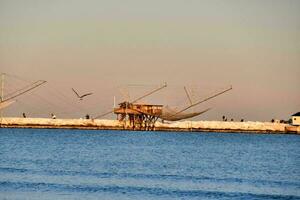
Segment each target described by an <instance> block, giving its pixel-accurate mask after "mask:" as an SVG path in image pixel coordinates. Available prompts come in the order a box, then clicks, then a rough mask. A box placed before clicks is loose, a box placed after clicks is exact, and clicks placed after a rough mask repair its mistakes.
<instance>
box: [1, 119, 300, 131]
mask: <svg viewBox="0 0 300 200" xmlns="http://www.w3.org/2000/svg"><path fill="white" fill-rule="evenodd" d="M0 127H2V128H65V129H88V130H132V127H129V126H128V124H126V123H124V122H119V121H118V120H106V119H95V120H93V119H49V118H1V119H0ZM153 130H154V131H182V132H191V131H192V132H246V133H249V132H254V133H285V134H300V126H292V125H289V124H283V123H271V122H252V121H247V122H223V121H179V122H173V123H161V122H156V124H155V127H154V128H153Z"/></svg>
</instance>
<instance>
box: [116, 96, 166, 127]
mask: <svg viewBox="0 0 300 200" xmlns="http://www.w3.org/2000/svg"><path fill="white" fill-rule="evenodd" d="M162 108H163V105H156V104H144V103H130V102H127V101H125V102H122V103H120V104H119V107H118V108H115V109H114V113H115V114H116V115H117V119H118V120H120V121H126V120H128V121H129V126H130V127H131V128H132V129H139V130H152V129H153V128H154V124H155V122H156V121H157V119H158V118H159V117H160V116H161V115H162Z"/></svg>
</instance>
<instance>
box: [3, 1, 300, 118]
mask: <svg viewBox="0 0 300 200" xmlns="http://www.w3.org/2000/svg"><path fill="white" fill-rule="evenodd" d="M299 10H300V1H297V0H284V1H283V0H251V1H245V0H228V1H221V0H188V1H183V0H152V1H145V0H127V1H121V0H110V1H104V0H84V1H82V0H80V1H79V0H73V1H67V0H52V1H48V0H26V1H21V0H0V72H5V73H8V74H13V75H17V76H19V77H22V78H24V79H26V80H31V81H35V80H40V79H43V80H47V81H48V83H47V84H48V85H50V86H51V88H52V90H54V92H56V94H55V95H49V93H48V92H45V91H46V86H45V88H42V87H41V88H39V89H37V90H36V91H35V92H34V95H37V96H40V97H41V96H42V98H43V99H46V101H47V102H48V104H51V105H52V107H51V106H49V105H48V107H47V108H43V110H44V113H43V115H45V113H50V112H59V111H61V109H63V108H59V109H58V108H53V107H55V105H57V104H60V106H61V104H64V103H66V102H60V103H59V102H56V101H58V99H61V101H64V99H68V103H67V104H68V105H70V104H72V106H73V107H77V106H79V107H81V108H82V109H81V110H80V109H78V111H76V108H74V109H75V110H74V111H72V112H73V114H74V116H76V117H78V116H79V115H83V113H85V112H90V113H93V115H96V114H97V113H101V112H104V111H105V110H107V109H110V107H111V105H112V99H113V96H115V95H116V96H118V95H119V96H120V94H119V93H120V91H119V88H120V86H126V85H130V84H135V85H139V87H130V89H128V90H129V91H130V92H128V91H127V93H130V96H138V95H139V94H142V93H144V92H146V91H148V90H149V89H151V87H152V86H157V85H159V84H161V83H163V82H167V83H168V84H169V86H170V87H169V91H166V93H164V91H161V92H160V94H157V95H154V96H153V97H151V98H150V99H146V100H145V101H149V102H148V103H152V102H155V103H164V104H170V105H172V104H173V105H174V106H179V107H180V106H181V107H182V106H185V105H186V104H187V103H188V102H187V101H185V100H184V99H185V98H186V97H185V96H184V95H185V94H184V91H183V86H187V87H188V88H190V90H192V89H191V88H197V89H198V90H197V91H198V92H195V93H196V94H195V96H196V97H195V101H196V100H197V99H201V98H205V97H206V96H207V95H209V94H212V93H213V92H215V91H218V90H221V89H222V88H226V87H228V86H230V85H232V86H233V90H232V91H230V92H228V93H226V94H224V95H223V96H220V97H218V98H216V99H214V100H212V101H210V102H208V103H206V104H203V105H200V106H199V107H197V108H194V109H195V110H204V109H205V108H207V107H212V108H213V109H212V110H211V111H209V112H208V113H206V114H205V115H202V116H200V117H198V118H196V119H199V120H200V119H203V120H218V119H221V117H222V116H223V115H226V116H227V117H228V119H229V118H234V119H235V120H238V119H241V118H244V119H246V120H252V121H256V120H262V121H270V120H271V119H273V118H275V119H289V118H290V115H291V114H293V113H296V112H298V111H300V78H299V77H300V12H299ZM50 86H48V87H50ZM141 86H144V87H141ZM71 87H74V88H76V89H78V90H79V91H80V92H82V93H84V92H90V91H92V92H93V93H94V94H93V95H92V96H90V97H89V98H88V99H87V100H85V101H83V102H80V103H79V102H77V101H76V99H74V96H73V95H74V94H73V93H72V91H71V90H70V88H71ZM141 88H142V89H141ZM199 88H200V89H199ZM47 91H48V90H47ZM32 95H33V94H32ZM59 95H61V96H63V98H58V97H57V96H59ZM25 97H26V98H25ZM25 97H23V99H21V100H22V102H25V103H26V105H29V107H31V109H34V108H33V107H35V106H40V107H41V108H42V106H43V105H42V104H43V102H45V101H42V100H41V101H39V102H36V103H35V104H34V106H33V105H30V104H31V103H30V101H33V100H32V99H31V97H30V95H29V94H28V95H26V96H25ZM120 98H121V97H118V98H117V100H119V99H120ZM21 100H20V101H21ZM53 102H56V103H53ZM180 103H181V104H180ZM40 104H41V105H40ZM91 105H92V106H91ZM61 107H64V106H61ZM26 109H27V110H26ZM55 109H58V111H56V110H55ZM21 110H22V111H23V110H26V111H27V112H30V110H29V108H25V107H24V106H22V105H20V104H18V103H16V105H14V106H11V107H10V108H7V110H5V114H6V115H8V116H17V115H20V113H21V112H22V111H21ZM31 112H33V111H31ZM69 112H71V111H69ZM62 117H63V115H62ZM64 117H72V116H70V114H69V115H66V116H64ZM110 117H111V116H110Z"/></svg>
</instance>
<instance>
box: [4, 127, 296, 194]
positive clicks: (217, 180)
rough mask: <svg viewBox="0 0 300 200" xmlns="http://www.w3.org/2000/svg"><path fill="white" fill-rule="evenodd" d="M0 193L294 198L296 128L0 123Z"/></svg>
mask: <svg viewBox="0 0 300 200" xmlns="http://www.w3.org/2000/svg"><path fill="white" fill-rule="evenodd" d="M0 199H30V200H31V199H139V200H140V199H300V136H299V135H275V134H237V133H235V134H233V133H175V132H133V131H132V132H129V131H83V130H59V129H57V130H53V129H52V130H47V129H0Z"/></svg>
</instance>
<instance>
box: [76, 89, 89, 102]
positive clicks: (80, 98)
mask: <svg viewBox="0 0 300 200" xmlns="http://www.w3.org/2000/svg"><path fill="white" fill-rule="evenodd" d="M72 90H73V92H74V93H75V94H76V96H77V97H78V98H79V100H82V99H83V97H86V96H88V95H92V94H93V93H86V94H84V95H81V96H80V95H79V94H78V93H77V92H76V91H75V90H74V88H72Z"/></svg>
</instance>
